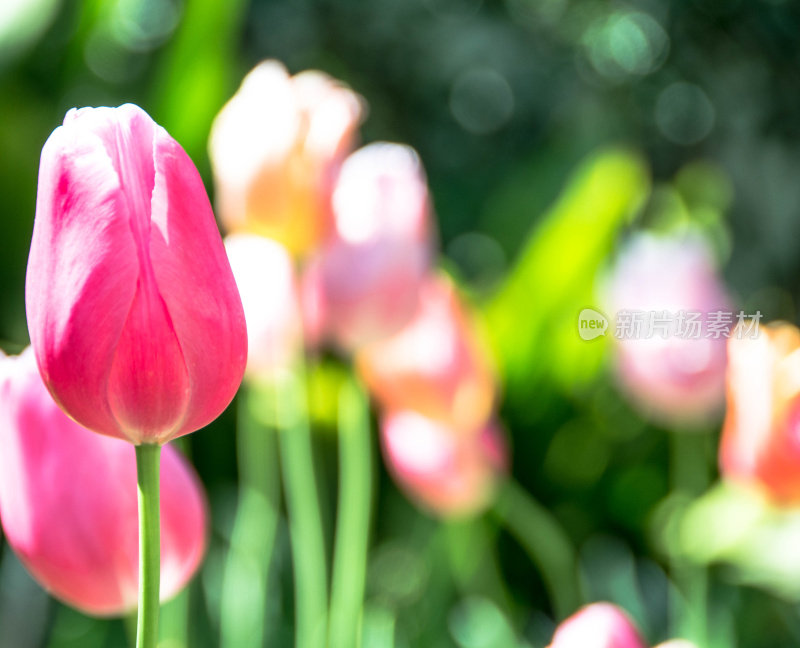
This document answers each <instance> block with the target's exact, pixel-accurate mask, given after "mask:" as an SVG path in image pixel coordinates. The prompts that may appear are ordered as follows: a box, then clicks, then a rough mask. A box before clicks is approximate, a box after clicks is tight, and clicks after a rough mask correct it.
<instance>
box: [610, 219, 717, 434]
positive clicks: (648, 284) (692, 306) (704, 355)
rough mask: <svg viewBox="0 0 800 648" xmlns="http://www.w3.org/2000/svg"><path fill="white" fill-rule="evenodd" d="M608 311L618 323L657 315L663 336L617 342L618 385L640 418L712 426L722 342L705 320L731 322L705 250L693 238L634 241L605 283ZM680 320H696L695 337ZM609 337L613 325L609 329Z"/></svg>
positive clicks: (648, 334) (646, 334)
mask: <svg viewBox="0 0 800 648" xmlns="http://www.w3.org/2000/svg"><path fill="white" fill-rule="evenodd" d="M607 301H608V308H609V310H610V314H611V315H612V317H613V315H614V314H616V317H617V321H618V322H619V321H621V320H620V318H621V317H623V316H624V315H625V313H626V312H627V313H635V312H639V313H642V314H644V315H646V316H648V317H649V316H650V314H651V313H654V314H655V315H654V317H656V318H657V317H660V316H661V314H662V313H664V314H665V315H666V319H667V320H668V321H669V327H670V328H669V330H668V332H667V333H666V334H665V335H664V334H662V332H661V331H658V330H653V331H647V330H646V328H647V327H646V325H644V326H642V327H641V329H639V331H638V332H636V333H633V334H632V335H631V336H630V337H628V336H627V335H625V334H620V335H618V336H616V337H617V339H616V340H615V343H616V344H615V368H616V374H617V377H618V379H619V383H620V385H621V387H622V389H623V390H624V391H625V393H626V394H627V395H628V396H629V397H630V399H631V400H632V402H633V403H634V404H635V405H636V406H637V407H638V408H639V409H641V410H642V411H643V412H644V413H645V414H647V415H650V416H652V417H654V418H655V419H657V420H659V421H662V422H665V423H667V424H691V423H697V422H703V421H706V420H708V419H710V418H711V417H712V416H713V415H715V414H716V413H717V412H718V411H719V410H720V408H721V404H722V398H723V394H724V377H725V336H724V334H723V335H719V336H718V337H713V333H710V332H709V329H708V321H709V316H708V314H709V313H716V312H722V313H724V314H726V315H725V316H726V317H732V314H731V307H730V300H729V298H728V295H727V293H726V290H725V287H724V285H723V283H722V281H721V280H720V278H719V275H718V274H717V271H716V268H715V267H714V262H713V260H712V255H711V252H710V250H709V249H708V246H707V245H706V244H705V243H704V241H703V240H702V239H701V238H700V237H699V236H694V235H685V236H657V235H653V234H639V235H637V236H635V237H634V238H633V239H632V240H631V241H629V243H628V244H627V246H626V247H625V249H624V250H623V252H622V254H621V255H620V257H619V259H618V260H617V263H616V265H615V267H614V269H613V272H612V274H611V277H610V279H609V282H608V300H607ZM680 313H698V314H699V320H700V325H701V330H700V331H699V333H698V334H696V335H695V332H694V331H693V330H690V329H689V328H688V325H686V327H685V330H680V326H681V324H680V318H681V317H682V316H681V315H680ZM612 329H613V324H612Z"/></svg>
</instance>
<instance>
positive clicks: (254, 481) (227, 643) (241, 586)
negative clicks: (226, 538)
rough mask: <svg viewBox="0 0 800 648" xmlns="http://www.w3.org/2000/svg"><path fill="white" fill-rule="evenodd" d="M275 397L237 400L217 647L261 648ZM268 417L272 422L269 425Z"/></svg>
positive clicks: (270, 539)
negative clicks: (234, 473) (235, 471)
mask: <svg viewBox="0 0 800 648" xmlns="http://www.w3.org/2000/svg"><path fill="white" fill-rule="evenodd" d="M274 400H275V399H274V393H273V392H272V390H270V389H267V388H265V389H259V388H257V387H256V386H254V385H246V386H244V387H243V388H242V390H241V391H240V394H239V400H238V406H239V409H238V420H237V431H236V432H237V434H236V446H237V460H238V467H239V505H238V508H237V510H236V519H235V520H234V523H233V533H232V535H231V545H230V549H229V551H228V556H227V560H226V563H225V573H224V577H223V583H222V602H221V614H220V616H221V628H220V639H221V641H220V646H221V647H222V648H239V647H241V646H262V645H263V644H264V636H265V618H264V615H265V611H266V609H267V596H268V593H269V586H268V580H269V569H270V564H271V562H272V553H273V549H274V547H275V537H276V534H277V530H278V520H279V515H278V510H279V504H278V498H279V497H280V484H279V480H278V458H277V448H276V446H275V434H274V431H273V429H272V428H273V427H274V425H275V415H274ZM270 419H271V421H270Z"/></svg>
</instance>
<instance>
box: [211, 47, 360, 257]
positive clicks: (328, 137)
mask: <svg viewBox="0 0 800 648" xmlns="http://www.w3.org/2000/svg"><path fill="white" fill-rule="evenodd" d="M362 112H363V105H362V102H361V99H360V98H359V97H358V95H356V94H355V93H353V92H352V91H350V90H348V89H347V88H346V87H344V86H343V85H342V84H340V83H338V82H337V81H335V80H334V79H331V78H330V77H328V76H326V75H325V74H322V73H321V72H314V71H308V72H302V73H300V74H298V75H296V76H293V77H290V76H289V73H288V72H287V71H286V68H284V67H283V65H281V64H280V63H278V62H277V61H266V62H263V63H261V64H259V65H258V66H256V67H255V68H254V69H253V70H252V71H251V72H250V73H249V74H248V75H247V76H246V77H245V79H244V81H242V85H241V87H240V88H239V90H238V91H237V93H236V94H235V95H234V96H233V97H232V98H231V100H230V101H228V103H227V104H226V105H225V106H224V107H223V109H222V110H221V111H220V113H219V115H217V118H216V119H215V121H214V125H213V127H212V129H211V138H210V140H209V152H210V155H211V164H212V167H213V169H214V184H215V187H216V201H217V209H218V211H219V215H220V218H221V220H222V223H223V224H224V226H225V227H226V228H227V229H228V230H229V231H249V232H253V233H256V234H262V235H265V236H269V237H271V238H275V239H277V240H278V241H280V242H281V243H283V244H284V245H286V246H287V248H289V250H291V251H292V252H293V253H304V252H307V251H308V250H309V249H310V248H312V247H313V246H314V245H315V244H316V243H317V242H318V241H319V239H320V238H321V236H322V235H323V234H324V233H325V232H326V231H327V226H328V220H329V209H330V204H329V203H330V194H331V188H332V183H333V179H334V177H335V175H336V171H337V170H338V167H339V165H340V163H341V161H342V159H343V157H344V156H345V155H346V154H347V152H348V151H349V150H350V148H351V146H352V143H353V140H354V138H355V132H356V129H357V127H358V124H359V122H360V120H361V115H362Z"/></svg>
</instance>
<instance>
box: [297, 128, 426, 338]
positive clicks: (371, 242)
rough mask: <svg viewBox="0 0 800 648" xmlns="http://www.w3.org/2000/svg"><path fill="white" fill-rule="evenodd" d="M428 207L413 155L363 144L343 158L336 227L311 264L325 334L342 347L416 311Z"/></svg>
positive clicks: (385, 332)
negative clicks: (319, 300)
mask: <svg viewBox="0 0 800 648" xmlns="http://www.w3.org/2000/svg"><path fill="white" fill-rule="evenodd" d="M429 212H430V204H429V197H428V188H427V184H426V181H425V175H424V172H423V170H422V165H421V164H420V161H419V158H418V156H417V154H416V153H415V152H414V151H413V150H412V149H410V148H408V147H406V146H401V145H399V144H388V143H376V144H370V145H369V146H365V147H364V148H362V149H360V150H359V151H356V152H355V153H353V154H352V155H350V157H348V158H347V160H345V162H344V164H343V166H342V170H341V173H340V174H339V177H338V180H337V182H336V188H335V190H334V193H333V231H332V233H331V236H330V237H329V239H328V240H327V242H326V243H325V244H324V245H323V247H322V248H321V250H320V252H319V254H318V256H317V258H316V259H315V261H314V263H313V264H312V265H311V268H310V269H309V273H311V274H312V276H313V275H316V279H317V282H318V290H319V296H320V299H321V302H322V304H321V309H322V312H323V313H324V316H325V320H324V324H325V328H326V332H327V334H328V336H330V337H331V338H332V339H333V340H334V341H336V342H337V343H338V344H339V346H341V347H343V348H345V349H357V348H360V347H362V346H364V345H365V344H368V343H371V342H375V341H378V340H381V339H385V338H387V337H388V336H390V335H392V334H394V333H396V332H397V331H398V330H400V328H402V327H403V326H404V325H405V324H406V323H407V322H408V321H409V320H410V319H411V317H412V316H413V314H414V311H415V310H416V308H417V304H418V301H419V291H420V287H421V285H422V283H423V281H424V279H425V277H426V275H427V273H428V271H429V269H430V263H431V243H430V238H431V233H430V213H429Z"/></svg>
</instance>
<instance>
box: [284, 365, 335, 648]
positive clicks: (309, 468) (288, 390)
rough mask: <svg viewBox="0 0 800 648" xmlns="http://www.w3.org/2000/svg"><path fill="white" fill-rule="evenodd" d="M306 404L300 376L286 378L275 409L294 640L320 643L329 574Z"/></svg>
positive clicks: (304, 647) (301, 644)
mask: <svg viewBox="0 0 800 648" xmlns="http://www.w3.org/2000/svg"><path fill="white" fill-rule="evenodd" d="M307 407H308V404H307V402H306V391H305V382H304V379H303V377H302V376H293V377H291V378H289V379H287V385H286V386H285V387H284V388H282V389H281V390H280V393H279V395H278V406H277V410H278V422H279V427H280V443H279V446H280V455H281V467H282V470H283V484H284V490H285V493H286V506H287V510H288V515H289V531H290V540H291V546H292V562H293V564H294V581H295V597H294V598H295V622H296V628H295V645H296V646H297V648H318V647H319V648H323V647H324V646H325V641H326V636H327V613H328V609H327V608H328V575H327V560H326V556H325V536H324V533H323V530H322V516H321V514H320V504H319V495H318V493H317V483H316V478H315V473H314V453H313V447H312V445H311V430H310V428H309V424H308V415H307Z"/></svg>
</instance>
